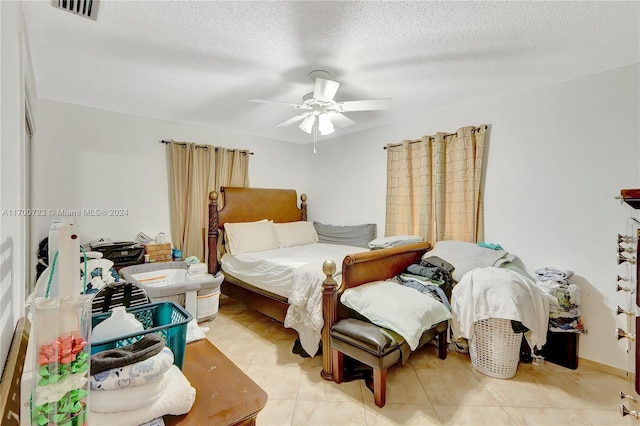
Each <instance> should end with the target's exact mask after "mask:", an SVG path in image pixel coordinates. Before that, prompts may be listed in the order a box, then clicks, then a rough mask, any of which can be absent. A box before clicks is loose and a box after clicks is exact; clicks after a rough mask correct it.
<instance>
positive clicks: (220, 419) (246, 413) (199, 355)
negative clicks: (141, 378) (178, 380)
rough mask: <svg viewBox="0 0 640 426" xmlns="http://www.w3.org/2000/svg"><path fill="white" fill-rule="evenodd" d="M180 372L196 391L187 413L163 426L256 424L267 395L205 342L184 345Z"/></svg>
mask: <svg viewBox="0 0 640 426" xmlns="http://www.w3.org/2000/svg"><path fill="white" fill-rule="evenodd" d="M182 372H183V373H184V375H185V377H186V378H187V379H188V380H189V382H191V386H193V387H194V388H195V389H196V401H195V403H194V404H193V407H192V408H191V411H190V412H189V413H188V414H185V415H182V416H164V422H165V424H166V425H242V426H244V425H255V421H256V417H257V416H258V413H259V412H260V410H262V409H263V408H264V406H265V405H266V404H267V399H268V396H267V393H266V392H265V391H264V390H262V388H261V387H260V386H258V385H257V384H256V383H255V382H254V381H253V380H251V379H250V378H249V376H247V375H246V374H244V373H243V372H242V370H240V368H238V367H237V366H236V365H235V364H234V363H233V362H231V360H229V358H227V357H226V356H225V355H224V354H223V353H222V352H220V350H219V349H218V348H216V347H215V346H214V345H213V344H212V343H211V342H209V341H208V340H206V339H205V340H198V341H197V342H193V343H189V344H187V348H186V351H185V355H184V366H183V367H182Z"/></svg>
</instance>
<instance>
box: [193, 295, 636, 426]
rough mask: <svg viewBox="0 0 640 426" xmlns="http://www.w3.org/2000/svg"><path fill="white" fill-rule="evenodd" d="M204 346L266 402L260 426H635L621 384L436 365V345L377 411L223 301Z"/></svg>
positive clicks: (592, 376)
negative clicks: (623, 407)
mask: <svg viewBox="0 0 640 426" xmlns="http://www.w3.org/2000/svg"><path fill="white" fill-rule="evenodd" d="M201 326H206V327H209V331H208V332H207V338H208V339H209V340H211V342H213V343H214V344H215V345H216V346H217V347H218V348H219V349H220V350H221V351H222V352H224V353H225V355H227V356H228V357H229V358H230V359H231V360H232V361H233V362H234V363H236V364H237V365H238V366H239V367H240V368H241V369H242V370H243V371H244V372H245V373H246V374H247V375H248V376H249V377H251V378H252V379H253V380H254V381H255V382H256V383H258V384H259V385H260V386H261V387H262V388H263V389H264V390H265V391H266V392H267V393H268V395H269V402H268V403H267V406H266V407H265V409H264V410H262V411H261V412H260V414H259V415H258V420H257V424H258V425H259V426H264V425H277V426H280V425H305V426H306V425H322V426H328V425H349V426H352V425H416V426H417V425H549V426H552V425H553V426H555V425H558V426H560V425H562V426H564V425H602V426H609V425H631V424H632V423H631V419H630V417H625V418H622V417H621V415H620V412H619V407H620V398H619V396H618V394H619V392H620V390H623V389H625V388H627V387H628V383H627V381H626V379H624V378H621V377H617V376H613V375H610V374H606V373H602V372H599V371H595V370H591V369H588V368H585V367H579V368H578V369H577V370H570V369H566V368H563V367H560V366H557V365H555V364H551V363H549V362H546V363H544V364H543V365H541V366H534V365H532V364H520V365H519V367H518V373H517V374H516V376H515V377H514V378H512V379H509V380H501V379H495V378H492V377H489V376H486V375H484V374H482V373H479V372H478V371H476V370H475V369H474V368H473V366H472V365H471V362H470V360H469V356H468V355H465V354H458V353H455V352H449V354H448V355H447V359H446V360H444V361H443V360H440V359H439V358H438V357H437V350H436V348H435V346H433V345H427V346H426V347H424V348H422V349H421V350H419V351H417V352H416V353H414V354H412V355H411V357H410V359H409V363H408V364H407V365H405V366H400V365H396V366H393V367H391V368H390V369H389V371H388V376H387V403H386V405H385V406H384V407H383V408H378V407H376V406H375V404H374V403H373V394H372V393H371V391H370V390H369V389H368V388H367V387H366V386H365V385H364V382H363V381H362V380H357V381H353V382H349V383H342V384H340V385H337V384H335V383H333V382H330V381H325V380H322V379H321V378H320V370H321V369H322V359H321V357H320V356H317V357H315V358H302V357H300V356H298V355H296V354H293V353H292V352H291V348H292V346H293V342H294V340H295V339H296V337H297V334H296V332H295V331H293V330H290V329H286V328H284V327H283V326H282V324H280V323H278V322H276V321H272V320H271V319H269V318H268V317H266V316H264V315H262V314H260V313H258V312H255V311H253V310H251V309H248V308H245V307H244V306H243V305H241V304H239V303H237V302H235V301H233V300H232V299H229V298H225V297H222V298H221V301H220V310H219V313H218V316H217V318H216V319H214V320H213V321H210V322H206V323H203V324H201Z"/></svg>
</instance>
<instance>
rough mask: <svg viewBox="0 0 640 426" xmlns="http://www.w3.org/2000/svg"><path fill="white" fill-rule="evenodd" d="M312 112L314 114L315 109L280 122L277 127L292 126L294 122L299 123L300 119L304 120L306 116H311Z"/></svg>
mask: <svg viewBox="0 0 640 426" xmlns="http://www.w3.org/2000/svg"><path fill="white" fill-rule="evenodd" d="M311 114H313V111H310V112H305V113H304V114H300V115H296V116H295V117H291V118H290V119H288V120H284V121H283V122H282V123H280V124H276V127H283V126H290V125H292V124H293V123H297V122H298V121H300V120H303V119H305V118H307V117H308V116H310V115H311Z"/></svg>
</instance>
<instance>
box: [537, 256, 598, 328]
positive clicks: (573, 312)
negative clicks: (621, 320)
mask: <svg viewBox="0 0 640 426" xmlns="http://www.w3.org/2000/svg"><path fill="white" fill-rule="evenodd" d="M535 274H536V286H537V287H538V288H540V289H541V290H542V291H543V292H544V293H546V294H548V295H550V296H553V298H552V300H553V301H552V302H551V304H550V306H549V330H550V331H555V332H568V333H586V332H587V329H586V327H585V325H584V323H583V322H582V317H581V316H580V288H579V287H578V286H577V285H575V284H573V283H572V282H571V281H570V280H569V278H570V277H571V276H572V275H573V271H570V270H568V269H559V268H555V267H551V266H547V267H544V268H541V269H537V270H536V271H535Z"/></svg>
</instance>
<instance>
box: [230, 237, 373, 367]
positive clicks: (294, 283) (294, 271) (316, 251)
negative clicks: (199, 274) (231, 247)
mask: <svg viewBox="0 0 640 426" xmlns="http://www.w3.org/2000/svg"><path fill="white" fill-rule="evenodd" d="M362 251H368V250H367V249H364V248H362V247H355V246H343V245H337V244H323V243H315V244H307V245H302V246H295V247H287V248H281V249H276V250H267V251H261V252H253V253H244V254H241V255H238V256H231V255H229V254H225V255H224V256H223V257H222V259H221V264H222V270H223V272H229V273H230V274H232V275H233V276H235V277H236V278H239V279H241V280H243V281H245V282H248V283H249V284H251V285H254V286H256V287H259V288H261V289H264V290H268V291H270V292H272V293H275V294H278V295H280V296H283V297H287V298H288V301H289V308H288V310H287V316H286V318H285V322H284V326H285V327H288V328H293V329H294V330H296V331H297V332H298V334H299V336H300V343H301V344H302V347H303V348H304V350H305V351H306V352H307V353H308V354H310V355H314V354H315V353H316V352H317V351H318V346H319V343H320V338H321V334H322V327H323V326H324V320H323V317H322V282H323V281H324V279H325V278H326V277H325V275H324V274H323V273H322V264H323V263H324V261H325V260H333V261H334V262H335V264H336V274H335V275H334V279H335V280H336V281H337V282H338V284H340V282H341V276H342V270H341V269H342V260H343V259H344V258H345V256H347V255H348V254H353V253H358V252H362Z"/></svg>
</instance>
